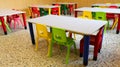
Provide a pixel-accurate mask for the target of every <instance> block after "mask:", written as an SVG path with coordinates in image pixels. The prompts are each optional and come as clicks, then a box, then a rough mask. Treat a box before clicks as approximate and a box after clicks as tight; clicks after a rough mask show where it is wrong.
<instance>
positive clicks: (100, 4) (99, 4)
mask: <svg viewBox="0 0 120 67" xmlns="http://www.w3.org/2000/svg"><path fill="white" fill-rule="evenodd" d="M92 6H118V7H120V4H103V3H98V4H92Z"/></svg>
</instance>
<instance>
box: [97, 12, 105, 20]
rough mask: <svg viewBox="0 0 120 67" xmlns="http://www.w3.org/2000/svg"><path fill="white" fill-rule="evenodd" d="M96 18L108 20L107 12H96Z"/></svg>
mask: <svg viewBox="0 0 120 67" xmlns="http://www.w3.org/2000/svg"><path fill="white" fill-rule="evenodd" d="M95 19H96V20H106V13H105V12H95Z"/></svg>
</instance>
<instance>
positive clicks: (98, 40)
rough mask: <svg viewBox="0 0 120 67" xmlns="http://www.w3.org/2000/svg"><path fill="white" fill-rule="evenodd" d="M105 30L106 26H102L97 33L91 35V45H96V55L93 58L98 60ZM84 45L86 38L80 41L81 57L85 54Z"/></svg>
mask: <svg viewBox="0 0 120 67" xmlns="http://www.w3.org/2000/svg"><path fill="white" fill-rule="evenodd" d="M103 30H104V27H102V28H101V29H100V30H99V32H98V33H97V35H91V36H90V45H93V46H94V56H93V60H97V55H98V52H100V50H101V47H102V39H103ZM83 45H84V38H82V39H81V41H80V57H82V56H83V49H84V48H83Z"/></svg>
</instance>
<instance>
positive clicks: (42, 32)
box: [35, 24, 51, 51]
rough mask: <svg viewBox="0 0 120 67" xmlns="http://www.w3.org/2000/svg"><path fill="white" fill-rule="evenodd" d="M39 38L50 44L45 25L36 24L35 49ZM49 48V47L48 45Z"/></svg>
mask: <svg viewBox="0 0 120 67" xmlns="http://www.w3.org/2000/svg"><path fill="white" fill-rule="evenodd" d="M39 38H45V39H46V40H47V41H48V44H49V46H50V44H51V33H50V32H48V30H47V27H46V25H42V24H36V47H35V50H36V51H37V50H38V40H39ZM48 50H49V47H48Z"/></svg>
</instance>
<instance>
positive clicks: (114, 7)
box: [106, 5, 118, 24]
mask: <svg viewBox="0 0 120 67" xmlns="http://www.w3.org/2000/svg"><path fill="white" fill-rule="evenodd" d="M109 8H113V9H117V8H118V7H117V6H114V5H113V6H109ZM106 17H107V20H109V19H113V24H114V22H115V18H116V17H117V16H116V15H115V14H112V13H106Z"/></svg>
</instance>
